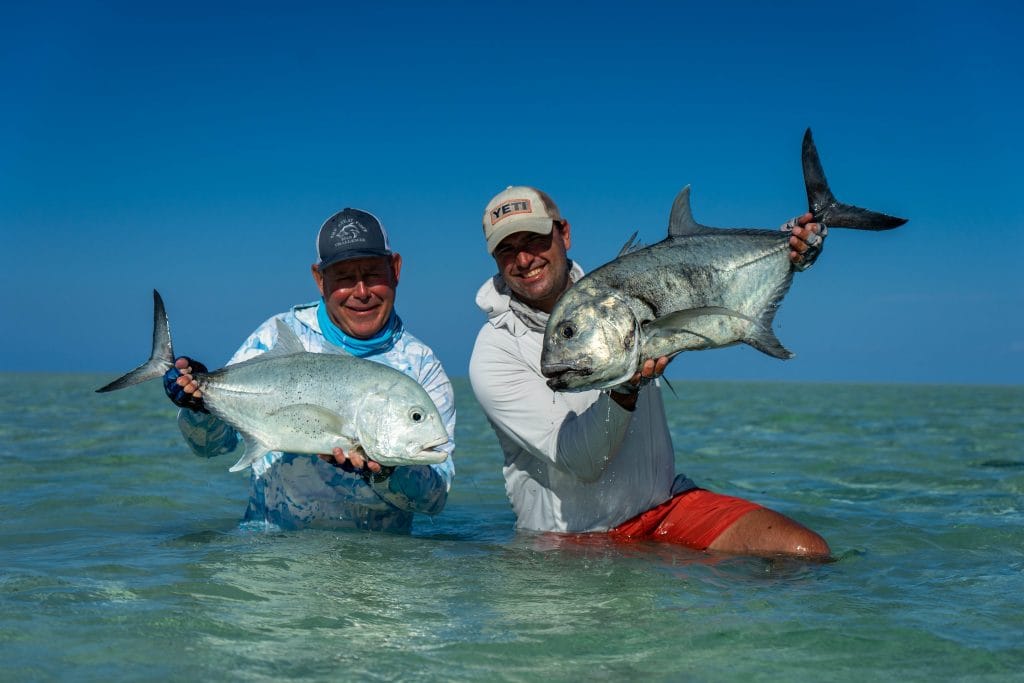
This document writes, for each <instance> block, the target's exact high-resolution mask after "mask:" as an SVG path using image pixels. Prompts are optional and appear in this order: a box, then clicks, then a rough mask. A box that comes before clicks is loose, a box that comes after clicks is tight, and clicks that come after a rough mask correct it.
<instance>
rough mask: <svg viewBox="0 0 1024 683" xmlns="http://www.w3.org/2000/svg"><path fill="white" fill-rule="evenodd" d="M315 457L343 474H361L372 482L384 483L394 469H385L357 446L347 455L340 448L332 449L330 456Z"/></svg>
mask: <svg viewBox="0 0 1024 683" xmlns="http://www.w3.org/2000/svg"><path fill="white" fill-rule="evenodd" d="M317 457H319V458H320V459H321V460H323V461H324V462H326V463H330V464H331V465H334V466H335V467H337V468H339V469H341V470H344V471H345V472H357V473H359V474H362V475H363V477H364V478H366V479H367V480H368V481H369V480H371V479H372V480H373V481H384V480H385V479H387V478H388V477H389V476H391V472H392V471H393V470H394V469H395V468H394V467H385V466H384V465H381V464H380V463H379V462H377V461H376V460H373V459H371V458H370V457H369V456H368V455H366V453H364V452H363V449H361V448H359V447H358V446H356V447H355V448H353V449H352V450H350V451H349V452H348V453H346V452H345V451H344V450H342V449H341V448H334V449H333V450H332V451H331V452H330V454H327V453H320V454H318V456H317Z"/></svg>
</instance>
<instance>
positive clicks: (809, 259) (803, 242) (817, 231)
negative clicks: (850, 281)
mask: <svg viewBox="0 0 1024 683" xmlns="http://www.w3.org/2000/svg"><path fill="white" fill-rule="evenodd" d="M813 221H814V216H812V215H811V213H810V212H809V211H808V212H807V213H805V214H804V215H802V216H797V217H796V218H794V219H792V220H790V221H789V222H788V223H786V224H785V225H783V226H782V230H783V231H785V232H789V233H791V234H790V237H789V248H790V252H789V261H790V263H792V264H793V267H794V268H796V269H797V270H807V269H808V268H810V267H811V266H812V265H814V262H815V261H816V260H817V259H818V256H820V255H821V249H822V247H823V246H824V244H825V236H826V235H828V228H827V227H825V226H824V225H822V224H821V223H814V222H813Z"/></svg>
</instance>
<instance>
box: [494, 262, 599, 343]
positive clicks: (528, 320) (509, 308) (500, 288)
mask: <svg viewBox="0 0 1024 683" xmlns="http://www.w3.org/2000/svg"><path fill="white" fill-rule="evenodd" d="M581 277H583V269H582V268H580V267H579V265H578V264H577V263H576V262H575V261H572V262H571V266H570V268H569V279H570V280H571V281H572V282H574V283H575V282H578V281H579V279H580V278H581ZM476 305H477V306H479V307H480V310H481V311H483V312H484V313H486V314H487V322H489V323H490V324H491V325H493V326H494V327H496V328H498V329H505V330H508V331H509V332H510V333H511V334H512V335H513V336H515V337H520V336H522V335H524V334H526V333H527V332H529V331H530V330H531V329H535V330H536V329H537V328H538V327H539V328H540V329H539V330H538V331H541V332H543V329H544V324H545V323H547V319H548V314H547V313H545V312H544V311H541V310H538V309H536V308H532V307H530V306H527V305H526V304H524V303H522V302H521V301H518V300H517V301H515V302H514V303H513V301H512V294H511V292H510V291H509V288H508V285H506V284H505V281H504V280H503V279H502V277H501V275H500V274H497V273H496V274H494V275H492V276H491V277H489V278H487V280H486V281H484V283H483V285H481V286H480V289H479V290H477V293H476ZM515 309H519V310H515Z"/></svg>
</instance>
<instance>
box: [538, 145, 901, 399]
mask: <svg viewBox="0 0 1024 683" xmlns="http://www.w3.org/2000/svg"><path fill="white" fill-rule="evenodd" d="M802 159H803V171H804V184H805V185H806V188H807V200H808V205H809V207H810V212H811V213H812V214H813V215H814V220H815V221H816V222H818V223H822V224H824V225H827V226H828V227H829V228H855V229H859V230H888V229H891V228H895V227H898V226H900V225H903V224H904V223H906V219H903V218H896V217H894V216H887V215H885V214H882V213H877V212H874V211H869V210H867V209H861V208H857V207H855V206H850V205H848V204H843V203H841V202H839V201H838V200H836V198H835V197H834V196H833V195H832V191H831V190H830V189H829V187H828V182H827V181H826V180H825V173H824V171H823V170H822V168H821V161H820V160H819V158H818V152H817V149H816V148H815V146H814V140H813V139H812V137H811V131H810V129H808V130H807V132H806V133H805V134H804V139H803V149H802ZM635 238H636V234H635V233H634V235H633V237H631V238H630V239H629V241H627V242H626V244H625V246H623V248H622V251H620V252H619V255H618V257H617V258H615V259H614V260H613V261H611V262H609V263H607V264H605V265H604V266H601V267H600V268H598V269H597V270H595V271H593V272H592V273H589V274H588V275H586V276H585V277H583V278H581V279H580V281H579V282H577V283H576V284H575V285H573V286H572V288H571V289H569V291H567V292H566V293H565V294H564V295H563V296H562V298H561V299H559V301H558V303H557V304H556V305H555V307H554V309H553V310H552V312H551V316H550V317H549V319H548V323H547V328H546V330H545V332H544V349H543V352H542V354H541V372H542V373H543V374H544V376H545V377H547V378H548V386H550V387H551V388H552V389H555V390H557V391H584V390H587V389H606V388H609V387H614V386H616V385H618V384H621V383H623V382H625V381H627V380H628V379H629V378H630V377H632V376H633V374H634V373H635V372H636V371H637V370H638V369H639V367H640V364H641V363H642V362H643V361H644V360H645V359H647V358H659V357H661V356H668V357H672V356H674V355H676V354H678V353H680V352H682V351H695V350H702V349H713V348H719V347H722V346H729V345H731V344H736V343H740V342H742V343H745V344H749V345H750V346H753V347H754V348H755V349H757V350H758V351H761V352H763V353H766V354H768V355H769V356H774V357H775V358H781V359H788V358H792V356H793V354H792V353H791V352H790V351H789V350H787V349H786V348H785V347H784V346H783V345H782V343H781V342H780V341H779V340H778V338H777V337H776V336H775V332H773V331H772V321H773V320H774V318H775V312H776V310H777V309H778V307H779V304H780V303H781V302H782V298H783V297H784V296H785V295H786V292H787V291H789V286H790V283H791V282H792V280H793V269H792V267H791V264H790V261H789V252H790V246H789V234H788V233H786V232H783V231H780V230H757V229H729V230H724V229H721V228H711V227H707V226H704V225H700V224H699V223H697V222H696V221H694V220H693V216H692V214H691V213H690V187H689V186H686V187H685V188H683V190H682V191H681V192H680V193H679V195H678V196H677V197H676V200H675V203H674V204H673V205H672V213H671V215H670V217H669V227H668V237H667V238H665V239H664V240H662V241H661V242H658V243H657V244H654V245H651V246H649V247H646V248H642V249H638V248H636V247H635V246H634V239H635Z"/></svg>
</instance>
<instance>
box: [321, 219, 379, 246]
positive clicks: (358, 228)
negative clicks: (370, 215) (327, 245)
mask: <svg viewBox="0 0 1024 683" xmlns="http://www.w3.org/2000/svg"><path fill="white" fill-rule="evenodd" d="M368 232H369V230H367V228H366V226H365V225H363V224H362V223H360V222H359V221H357V220H356V219H354V218H347V219H342V220H341V221H339V222H338V223H337V224H335V225H333V226H332V227H331V232H330V233H329V234H328V236H327V238H328V239H329V240H330V242H331V244H332V245H334V246H335V247H339V246H344V245H346V244H352V243H353V242H362V241H364V240H365V238H366V235H367V233H368Z"/></svg>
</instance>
